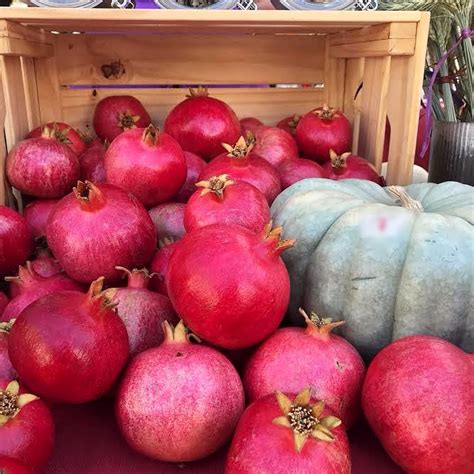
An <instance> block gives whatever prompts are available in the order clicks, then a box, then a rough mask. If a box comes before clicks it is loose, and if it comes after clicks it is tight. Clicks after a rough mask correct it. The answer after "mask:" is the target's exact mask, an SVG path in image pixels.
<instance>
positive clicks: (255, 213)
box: [184, 174, 271, 232]
mask: <svg viewBox="0 0 474 474" xmlns="http://www.w3.org/2000/svg"><path fill="white" fill-rule="evenodd" d="M196 186H199V187H200V188H202V189H201V190H198V191H196V192H195V193H194V194H193V195H192V196H191V199H190V200H189V202H188V204H186V209H185V210H184V227H185V229H186V231H187V232H191V231H192V230H195V229H198V228H199V227H204V226H206V225H210V224H238V225H241V226H242V227H246V228H247V229H250V230H251V231H253V232H261V231H262V230H263V228H264V227H265V226H266V225H267V224H268V223H269V222H270V219H271V216H270V208H269V207H268V203H267V200H266V199H265V196H264V195H263V194H262V193H261V192H260V191H259V190H258V189H257V188H256V187H255V186H252V185H251V184H248V183H245V182H244V181H233V180H232V179H230V178H229V177H228V176H227V175H226V174H223V175H221V176H213V177H212V178H211V179H210V180H209V181H199V182H198V183H196Z"/></svg>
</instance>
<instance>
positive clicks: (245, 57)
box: [57, 34, 325, 85]
mask: <svg viewBox="0 0 474 474" xmlns="http://www.w3.org/2000/svg"><path fill="white" fill-rule="evenodd" d="M324 45H325V39H324V38H323V37H320V36H271V35H264V36H237V35H225V36H223V35H221V36H216V35H209V34H207V35H186V36H183V35H136V36H124V35H117V36H116V35H113V36H111V35H73V36H69V37H67V38H65V37H63V38H61V41H58V44H57V64H58V71H59V81H60V84H62V85H72V84H114V83H119V84H196V83H213V84H273V83H319V82H323V80H324V72H323V71H324V55H323V51H324ZM116 61H120V62H121V63H122V65H123V67H124V69H125V74H124V75H122V76H120V77H118V78H117V79H114V78H106V77H104V74H103V72H102V70H101V67H102V65H105V64H110V63H112V62H116Z"/></svg>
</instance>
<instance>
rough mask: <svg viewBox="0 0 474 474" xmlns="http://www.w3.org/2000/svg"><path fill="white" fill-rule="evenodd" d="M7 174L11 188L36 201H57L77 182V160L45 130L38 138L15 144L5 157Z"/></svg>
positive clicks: (51, 132) (71, 152) (75, 156)
mask: <svg viewBox="0 0 474 474" xmlns="http://www.w3.org/2000/svg"><path fill="white" fill-rule="evenodd" d="M6 173H7V178H8V181H9V182H10V184H11V185H12V186H14V187H15V188H17V189H18V190H20V191H21V192H22V193H25V194H29V195H30V196H35V197H38V198H44V199H51V198H59V197H62V196H64V195H65V194H67V193H68V192H70V190H71V189H72V187H73V186H74V183H75V182H76V181H77V180H78V179H79V160H78V159H77V155H76V154H75V153H74V152H73V151H72V150H71V148H69V147H68V146H67V145H63V144H62V143H60V142H59V141H58V140H56V138H55V136H54V131H53V130H52V129H48V128H45V129H44V131H43V134H42V135H41V137H39V138H28V139H27V140H23V141H21V142H19V143H17V144H16V145H15V146H14V147H13V148H12V150H11V151H10V153H9V154H8V156H7V163H6Z"/></svg>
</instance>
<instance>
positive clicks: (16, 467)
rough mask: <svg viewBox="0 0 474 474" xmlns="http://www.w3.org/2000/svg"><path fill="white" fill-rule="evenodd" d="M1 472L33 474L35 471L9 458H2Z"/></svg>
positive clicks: (4, 473) (0, 458) (5, 473)
mask: <svg viewBox="0 0 474 474" xmlns="http://www.w3.org/2000/svg"><path fill="white" fill-rule="evenodd" d="M0 472H1V473H2V474H33V471H32V470H30V469H28V468H27V467H26V466H25V465H24V464H23V463H21V462H20V461H18V460H17V459H13V458H10V457H7V456H0Z"/></svg>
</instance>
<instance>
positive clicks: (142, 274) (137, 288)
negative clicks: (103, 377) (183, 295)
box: [105, 267, 178, 356]
mask: <svg viewBox="0 0 474 474" xmlns="http://www.w3.org/2000/svg"><path fill="white" fill-rule="evenodd" d="M117 268H118V269H119V270H122V271H124V272H125V273H126V274H127V276H128V286H127V288H109V289H108V290H106V291H105V296H106V298H107V299H108V300H109V301H110V302H112V303H114V304H116V305H117V314H118V315H119V317H120V319H121V320H122V321H123V323H124V324H125V327H126V328H127V333H128V342H129V345H130V355H131V356H135V355H137V354H138V353H140V352H143V351H145V350H146V349H149V348H150V347H154V346H158V345H160V344H161V343H162V342H163V330H162V328H161V325H162V323H163V322H164V321H169V322H171V323H173V324H174V323H177V322H178V318H177V316H176V313H175V312H174V309H173V307H172V306H171V302H170V300H169V299H168V298H167V297H166V296H163V295H159V294H157V293H155V292H153V291H150V290H149V289H148V282H149V280H150V278H151V275H150V273H149V272H148V270H147V269H146V268H143V269H141V270H137V269H135V270H132V271H129V270H127V269H126V268H121V267H117Z"/></svg>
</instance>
